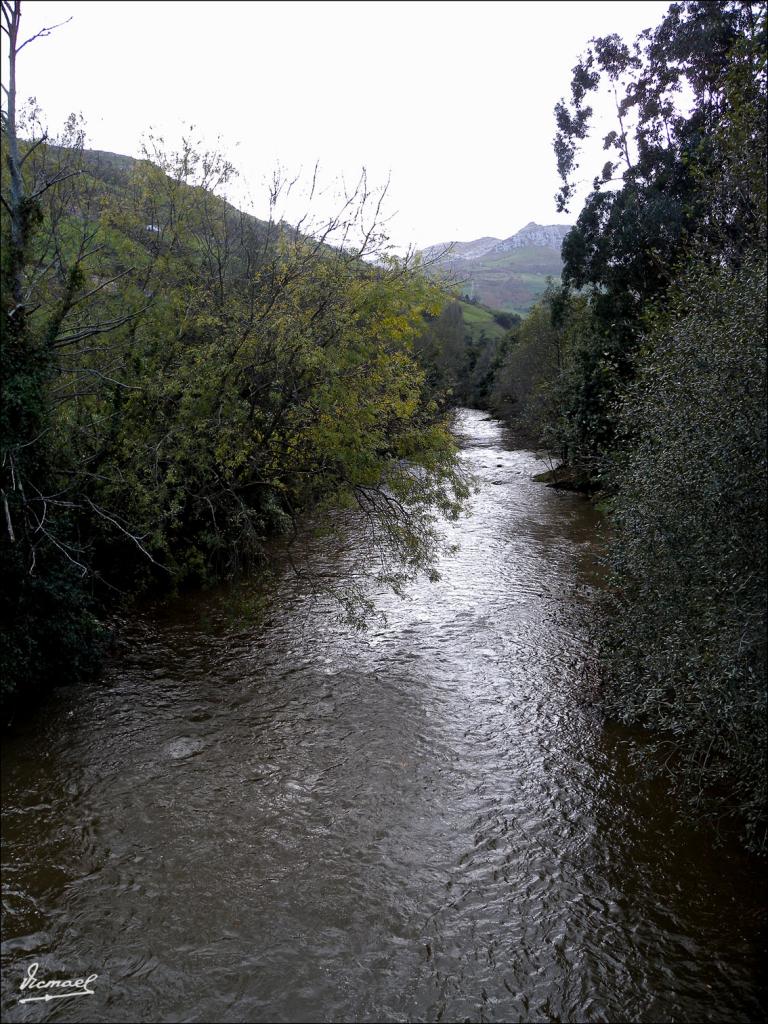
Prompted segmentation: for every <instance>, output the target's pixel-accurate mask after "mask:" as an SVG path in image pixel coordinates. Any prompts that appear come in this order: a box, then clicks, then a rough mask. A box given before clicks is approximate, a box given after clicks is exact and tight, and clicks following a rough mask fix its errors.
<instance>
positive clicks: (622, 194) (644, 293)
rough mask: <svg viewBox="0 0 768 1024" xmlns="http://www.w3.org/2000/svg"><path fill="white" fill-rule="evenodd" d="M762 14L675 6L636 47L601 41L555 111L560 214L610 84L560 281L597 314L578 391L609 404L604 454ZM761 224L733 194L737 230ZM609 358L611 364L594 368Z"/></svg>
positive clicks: (702, 217)
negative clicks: (604, 120) (596, 164)
mask: <svg viewBox="0 0 768 1024" xmlns="http://www.w3.org/2000/svg"><path fill="white" fill-rule="evenodd" d="M764 12H765V4H755V3H745V2H741V0H733V2H724V3H708V2H687V3H680V4H672V5H671V6H670V8H669V11H668V13H667V15H666V16H665V18H664V20H663V21H662V23H661V25H660V26H659V27H658V28H656V29H655V30H647V31H645V32H643V33H641V35H640V36H639V37H638V38H637V40H636V41H635V43H634V44H633V45H632V46H631V47H630V46H628V45H627V44H625V43H624V42H623V41H622V40H621V39H620V38H619V37H618V36H616V35H610V36H606V37H603V38H599V39H593V40H592V42H591V44H590V47H589V49H588V50H587V52H586V54H585V55H584V57H582V59H581V60H580V61H579V63H578V64H577V65H576V66H575V67H574V69H573V79H572V84H571V99H570V102H569V103H566V102H565V101H561V102H560V103H558V104H557V106H556V108H555V114H556V120H557V134H556V136H555V153H556V157H557V164H558V170H559V173H560V176H561V178H562V180H563V186H562V188H561V190H560V192H559V194H558V197H557V202H558V209H559V210H564V209H567V208H568V203H569V202H570V200H571V199H572V197H573V195H574V193H575V189H576V180H575V175H576V172H577V170H578V156H579V147H580V143H581V142H582V141H583V139H584V138H586V136H587V134H588V131H589V125H590V119H591V117H592V108H591V107H590V106H589V105H588V102H587V101H588V99H589V97H590V94H592V93H595V92H596V91H597V90H599V89H600V88H601V87H603V86H605V87H606V88H607V89H608V90H609V92H610V93H611V94H612V96H613V98H614V101H615V107H616V127H615V129H614V130H612V131H611V132H609V133H608V134H607V135H606V137H605V139H604V148H605V150H606V152H607V154H608V156H609V159H608V160H607V162H606V164H605V166H604V167H603V169H602V171H601V172H600V173H599V174H597V176H596V177H595V178H594V181H593V187H592V191H591V193H590V194H589V196H588V198H587V200H586V203H585V205H584V208H583V209H582V211H581V213H580V214H579V217H578V219H577V223H576V226H575V227H574V228H573V229H572V231H571V232H570V233H569V234H568V235H567V236H566V239H565V241H564V244H563V260H564V269H563V281H564V283H565V284H566V285H568V286H570V287H573V288H577V289H586V290H587V291H588V293H589V295H590V300H591V305H592V309H593V313H594V323H595V327H596V331H595V334H594V352H593V353H592V355H591V357H589V355H588V353H587V352H586V350H585V359H584V369H585V376H584V382H583V389H582V390H583V398H584V401H585V402H586V401H587V400H588V397H589V394H588V393H590V392H591V393H592V397H593V399H594V401H591V403H590V404H591V405H592V406H593V407H598V406H599V407H600V408H601V409H602V412H601V413H599V414H598V415H597V416H596V418H595V419H594V427H595V431H596V433H595V434H594V437H593V438H592V440H593V442H594V444H593V448H594V449H595V451H596V452H600V451H602V452H603V453H606V452H608V451H610V449H611V447H612V445H613V443H614V437H615V422H616V420H615V407H616V401H615V399H616V396H617V395H618V394H619V392H620V390H621V388H622V387H623V386H624V385H625V384H626V383H627V382H628V381H629V380H631V379H632V376H633V372H634V369H633V367H634V358H635V353H636V351H637V348H638V344H639V339H640V337H641V334H642V329H643V324H642V318H643V315H644V312H645V309H646V307H647V304H648V303H649V302H651V301H653V300H655V299H657V298H661V297H662V296H663V295H664V294H665V292H666V291H667V289H668V288H669V286H670V284H671V282H672V281H673V280H674V278H675V276H676V275H677V273H678V270H679V268H680V266H681V265H682V263H683V262H684V261H685V259H686V253H687V252H688V250H689V248H690V245H691V240H692V239H693V237H694V236H696V237H701V235H702V234H703V233H706V231H707V224H708V218H709V207H708V202H709V200H708V198H707V197H706V190H705V189H704V188H703V186H702V183H703V182H704V181H705V180H706V179H709V178H711V177H713V176H715V175H716V174H717V172H718V170H719V168H720V167H721V165H722V161H723V151H722V145H721V142H720V141H719V139H720V135H719V131H718V130H719V127H720V126H722V125H723V124H724V123H725V122H726V121H727V120H728V119H729V117H731V116H732V114H733V98H732V92H730V91H729V89H728V87H727V82H728V76H729V74H731V72H732V70H733V68H734V66H740V67H743V69H744V73H745V75H748V74H749V72H750V69H751V68H752V65H753V64H754V52H755V50H756V49H759V48H760V46H764V44H765V27H764V26H765V17H764ZM745 40H746V41H749V42H750V45H751V47H752V50H751V52H752V54H753V56H752V57H749V56H747V53H746V50H745V49H744V41H745ZM686 93H687V94H689V95H690V110H686V109H685V103H684V100H683V96H684V95H685V94H686ZM686 102H687V96H686ZM753 220H754V210H753V209H752V208H751V206H750V203H749V201H747V203H746V205H744V203H742V202H741V201H739V200H737V202H736V206H735V207H734V209H733V211H732V217H731V221H730V228H729V230H730V232H731V234H732V236H733V237H734V238H738V236H739V234H740V233H743V232H744V231H748V230H749V225H750V224H751V223H752V222H753ZM601 360H603V361H607V362H608V363H609V364H610V366H611V367H612V371H611V373H609V374H606V375H603V376H602V377H600V376H595V372H594V370H595V367H596V366H597V365H598V363H600V361H601Z"/></svg>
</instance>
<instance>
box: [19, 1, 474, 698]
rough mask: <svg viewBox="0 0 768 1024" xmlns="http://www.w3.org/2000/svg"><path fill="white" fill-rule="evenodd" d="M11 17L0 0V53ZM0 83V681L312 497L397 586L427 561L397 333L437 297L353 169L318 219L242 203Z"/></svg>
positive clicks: (407, 341) (80, 656) (429, 422)
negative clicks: (261, 216) (337, 201)
mask: <svg viewBox="0 0 768 1024" xmlns="http://www.w3.org/2000/svg"><path fill="white" fill-rule="evenodd" d="M18 11H19V7H18V5H17V4H10V3H4V4H3V17H4V28H5V29H6V31H8V32H9V34H10V41H11V48H12V49H13V47H14V46H15V47H17V48H18V49H20V48H21V47H20V46H19V45H18V44H19V37H18ZM13 70H14V74H15V67H14V68H13ZM14 85H15V78H14V77H13V76H12V81H11V92H10V93H9V97H10V102H9V105H8V109H7V110H6V111H4V120H3V160H4V163H5V165H6V167H7V168H8V174H7V175H4V190H3V213H2V232H3V253H4V264H3V273H2V316H3V335H4V344H3V368H2V370H3V381H4V405H3V410H4V411H3V419H2V424H1V426H2V472H3V480H2V501H3V538H2V552H1V553H0V558H1V559H2V571H3V576H4V582H5V585H4V590H3V595H4V596H3V609H2V610H3V622H2V632H3V637H2V640H3V642H2V650H3V659H4V663H3V666H2V667H3V681H4V686H5V687H6V688H7V689H11V690H17V689H19V688H20V687H24V686H29V685H30V684H35V683H37V682H42V681H44V680H49V679H56V680H61V679H67V678H70V677H72V676H76V675H79V674H82V672H83V671H85V670H86V669H87V668H88V666H89V665H91V664H93V661H94V659H93V657H92V656H93V655H94V653H96V648H97V646H98V645H97V643H96V641H97V639H98V637H99V636H100V634H101V632H102V631H101V629H100V625H99V618H100V613H101V612H103V610H104V609H105V608H106V607H107V606H108V604H109V602H110V600H111V597H110V595H119V594H121V593H122V594H128V595H130V594H133V593H136V592H138V591H140V590H142V589H143V588H146V587H148V586H158V585H159V586H163V587H166V588H167V587H178V586H180V585H182V584H184V583H186V582H200V581H203V582H206V581H209V580H211V579H215V578H217V577H221V576H228V575H231V574H233V573H234V572H236V571H238V570H241V569H247V568H250V567H253V566H254V565H258V564H260V563H261V562H262V561H263V559H264V557H265V541H266V539H267V538H268V537H269V536H271V535H274V534H275V533H285V532H287V531H290V530H292V529H293V528H294V525H295V521H296V517H297V516H298V515H299V514H300V513H301V512H303V511H305V510H307V509H315V510H322V509H325V510H328V511H327V514H326V515H325V517H323V516H322V515H319V516H318V518H319V519H320V520H321V521H323V522H325V523H326V525H328V524H330V525H331V526H333V525H334V524H336V523H339V522H340V518H341V517H339V516H334V515H331V514H330V510H338V509H341V508H345V507H353V508H356V509H357V510H358V512H359V516H360V519H361V521H362V523H363V524H364V525H365V526H367V528H368V529H369V530H370V535H371V552H372V555H371V567H370V569H371V572H373V573H376V574H378V576H379V578H381V579H384V580H386V581H387V582H388V583H390V584H391V585H393V586H395V587H398V586H400V585H401V584H402V582H403V581H404V580H405V579H407V578H408V577H409V576H410V575H412V574H413V573H416V572H420V571H427V572H429V571H432V565H433V559H434V555H435V552H436V550H437V547H438V546H439V543H440V541H439V536H440V535H439V531H438V530H437V528H436V516H438V515H439V514H445V515H448V516H451V515H455V514H456V513H457V510H458V508H459V504H460V502H461V500H462V498H463V497H464V496H465V494H466V485H465V483H464V481H463V479H462V477H461V474H460V472H459V469H458V464H457V462H456V459H455V450H454V445H453V441H452V439H451V435H450V433H449V431H448V429H447V426H446V424H445V422H444V419H443V417H442V416H441V415H440V413H439V409H438V407H437V403H436V402H435V401H433V398H432V395H431V392H430V389H429V387H428V386H427V384H426V382H425V376H424V373H423V371H422V370H421V368H420V367H419V365H418V363H417V362H416V359H415V357H414V355H413V349H412V344H413V339H414V338H415V337H416V336H417V335H418V333H419V331H420V330H421V329H422V326H423V324H424V317H425V315H428V316H437V315H438V314H439V310H440V307H441V305H442V304H443V302H444V299H443V296H442V294H441V293H440V292H439V290H438V289H437V288H436V287H435V286H434V285H432V284H430V283H429V282H428V281H427V280H426V278H424V277H423V276H422V275H421V274H420V273H418V272H417V270H416V269H415V268H414V267H412V266H410V265H409V264H408V263H407V262H403V261H399V260H395V259H391V258H389V257H388V256H387V249H386V239H385V238H384V236H383V235H382V233H381V231H380V230H379V228H378V226H377V225H376V221H375V212H376V208H377V204H378V202H379V197H378V196H377V195H374V194H373V193H372V192H371V190H369V189H368V187H367V183H366V180H365V177H364V176H363V177H362V178H361V180H360V182H359V184H358V187H357V189H356V190H355V191H354V192H353V193H352V194H351V195H348V196H347V197H346V198H345V200H344V202H343V205H342V210H341V212H340V214H339V215H338V216H337V217H333V218H331V219H329V220H328V221H327V222H325V223H323V224H322V225H319V224H315V225H314V226H310V225H309V223H308V222H306V223H305V225H304V226H303V230H298V229H292V228H288V227H287V226H286V225H284V224H281V223H279V222H277V221H276V220H275V219H270V221H269V222H264V221H258V220H256V219H254V218H252V217H249V216H246V215H245V214H243V213H240V212H239V211H238V210H236V209H234V208H233V207H232V206H230V205H229V204H228V203H227V202H225V201H224V199H223V198H222V197H221V195H220V191H221V189H222V187H223V186H225V185H226V183H227V181H228V179H229V178H230V177H231V175H232V173H233V171H232V168H231V167H230V166H229V165H228V164H227V162H226V161H225V160H223V159H222V158H221V157H220V156H219V155H217V154H215V153H199V152H197V151H196V149H195V147H194V146H192V145H191V144H185V145H184V147H183V149H182V151H181V152H179V153H176V154H170V155H167V154H165V153H164V150H163V146H162V145H161V143H160V142H159V141H158V140H150V143H149V149H148V152H147V157H148V158H147V159H145V160H142V161H130V160H127V161H126V160H125V159H120V158H110V157H109V155H105V154H92V153H89V152H88V151H86V150H84V149H83V140H82V133H81V132H80V130H79V126H78V125H77V123H76V122H75V121H72V123H71V124H70V125H69V126H68V131H67V133H66V134H65V136H64V137H63V138H62V139H60V140H58V141H57V144H55V145H54V144H53V142H52V141H51V140H49V139H48V138H47V137H46V136H45V135H44V134H43V133H41V132H40V131H39V128H38V123H37V117H36V113H35V111H34V110H33V111H32V112H31V115H30V117H29V118H28V119H27V121H26V122H24V121H23V120H22V119H21V117H20V116H19V115H18V114H17V112H16V110H15V88H14ZM356 240H357V241H356ZM347 597H349V598H350V600H351V597H350V595H349V594H348V595H347Z"/></svg>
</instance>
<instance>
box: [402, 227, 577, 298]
mask: <svg viewBox="0 0 768 1024" xmlns="http://www.w3.org/2000/svg"><path fill="white" fill-rule="evenodd" d="M569 231H570V226H569V225H567V224H551V225H546V226H545V225H541V224H534V223H533V222H531V223H530V224H526V226H525V227H524V228H522V230H520V231H518V232H517V233H516V234H514V235H511V236H510V237H509V238H504V239H500V238H491V237H485V238H477V239H475V240H474V241H471V242H446V243H444V244H442V245H432V246H429V247H428V248H427V249H425V250H424V251H423V253H422V255H423V256H424V258H425V260H427V261H432V272H433V273H435V274H436V275H437V276H440V277H442V278H444V279H445V280H446V281H448V282H450V283H452V284H454V285H455V286H457V287H458V288H459V290H460V292H461V293H462V294H463V295H467V296H469V297H470V298H473V299H476V300H477V301H478V302H480V303H482V304H483V305H484V306H490V307H492V308H493V309H501V310H506V311H510V312H515V313H525V312H527V311H528V310H529V309H530V308H531V306H532V305H533V304H534V303H535V302H536V300H537V299H538V298H539V296H540V295H541V294H542V293H543V291H544V289H545V288H546V286H547V278H548V277H554V278H559V277H560V272H561V270H562V262H561V259H560V248H561V246H562V243H563V238H564V237H565V236H566V234H567V233H568V232H569Z"/></svg>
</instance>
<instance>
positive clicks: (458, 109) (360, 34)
mask: <svg viewBox="0 0 768 1024" xmlns="http://www.w3.org/2000/svg"><path fill="white" fill-rule="evenodd" d="M668 6H669V5H668V3H666V2H663V3H660V2H646V0H643V2H640V0H638V2H632V0H622V2H615V3H611V2H577V0H570V2H558V0H539V2H512V3H508V2H502V0H495V2H488V3H485V2H478V0H475V2H470V3H467V2H463V0H454V2H450V0H442V2H424V3H422V2H417V0H409V2H398V0H388V2H374V0H365V2H354V0H347V2H322V0H320V2H318V0H314V2H310V3H304V2H298V0H285V2H248V0H238V2H234V3H227V2H218V3H212V2H208V3H202V2H180V0H175V2H170V3H165V2H160V0H155V2H151V3H145V2H140V0H133V2H130V3H123V2H118V0H110V2H104V0H102V2H93V0H89V2H75V0H57V2H45V0H26V2H25V3H23V5H22V26H23V30H24V36H25V38H26V36H28V35H31V34H33V33H34V32H36V31H38V30H39V29H40V28H41V27H42V26H43V25H50V24H53V23H55V22H59V21H63V20H64V19H66V18H68V17H70V16H72V21H71V22H69V24H67V25H64V26H63V27H61V28H59V29H57V30H56V32H54V33H53V34H52V35H51V36H50V37H48V38H44V39H40V40H38V41H36V42H35V43H33V44H32V45H30V46H28V47H27V48H26V49H25V50H24V51H23V53H22V54H21V56H20V58H19V65H18V72H17V73H18V86H19V92H20V95H21V96H22V97H25V96H35V97H36V98H37V101H38V103H39V104H40V106H41V107H42V108H43V111H44V112H45V115H46V119H47V121H48V124H49V126H50V128H51V129H52V130H56V129H57V128H58V127H60V126H61V124H62V123H63V121H64V119H65V118H66V116H67V115H68V114H69V113H70V112H72V111H77V112H82V113H83V115H84V116H85V119H86V123H87V131H88V144H89V145H90V146H91V147H93V148H97V149H108V150H112V151H115V152H120V153H127V154H131V155H137V154H138V152H139V146H140V139H141V136H142V134H143V133H145V132H146V130H147V129H148V128H149V127H150V126H152V127H154V129H155V130H156V131H158V132H159V133H161V134H164V135H165V136H166V138H167V139H169V140H178V139H179V138H180V136H181V132H182V130H185V129H186V128H187V127H188V126H189V125H191V124H194V125H195V126H196V128H197V134H196V137H197V138H201V139H202V140H204V142H206V143H208V144H209V145H212V144H214V143H215V141H216V138H217V136H220V137H221V139H222V141H223V143H224V146H225V148H226V151H227V154H228V155H229V156H230V158H231V159H232V161H233V162H234V163H235V164H236V165H237V167H238V168H239V170H240V171H241V172H242V175H243V179H244V181H245V182H247V184H248V187H249V189H250V191H251V194H252V195H253V196H254V203H255V212H256V213H257V214H258V213H262V212H263V211H264V209H265V208H266V207H265V204H264V201H263V198H262V197H263V196H264V195H265V189H264V184H263V183H264V181H265V180H266V179H267V178H268V177H269V176H270V175H271V173H272V171H273V169H275V168H276V167H277V166H281V167H283V168H285V169H287V170H288V171H290V172H292V173H296V172H298V171H300V170H302V171H303V173H305V174H308V173H310V172H311V170H312V168H313V167H314V164H315V162H316V161H319V162H320V165H321V169H322V172H323V173H324V175H325V180H328V181H329V180H330V179H332V178H338V177H339V176H344V178H345V179H346V180H351V179H353V178H356V176H357V174H358V173H359V170H360V168H361V167H362V166H365V167H366V168H367V171H368V175H369V179H370V180H371V181H373V182H374V183H383V182H384V181H386V179H387V178H388V177H390V178H391V184H390V190H389V195H388V202H387V212H388V213H389V214H392V215H394V216H393V219H392V220H391V221H390V225H389V231H390V235H391V236H392V239H393V241H394V242H396V243H397V244H398V245H399V246H405V245H407V244H409V243H415V244H416V245H418V246H424V245H428V244H431V243H436V242H442V241H448V240H452V239H460V240H465V241H466V240H469V239H473V238H477V237H480V236H482V235H495V236H498V237H502V238H504V237H507V236H508V235H511V234H513V233H514V232H515V231H518V230H519V229H520V228H521V227H522V226H523V225H524V224H525V223H527V222H528V221H531V220H534V221H537V222H538V223H544V224H553V223H558V222H560V223H567V222H569V221H573V220H574V219H575V214H576V212H577V211H578V204H577V206H576V208H575V209H574V212H573V214H572V215H571V216H570V217H569V216H568V215H564V214H560V215H558V214H557V213H556V212H555V204H554V199H553V196H554V193H555V191H556V189H557V187H558V180H557V175H556V172H555V160H554V154H553V151H552V137H553V135H554V116H553V107H554V104H555V103H556V101H557V100H558V99H559V98H560V97H561V96H563V95H567V94H568V91H569V83H570V69H571V68H572V67H573V65H574V64H575V63H576V60H577V58H578V56H579V53H580V52H581V51H582V50H583V48H584V46H585V44H586V43H587V41H588V39H589V38H590V37H592V36H596V35H606V34H608V33H610V32H619V33H620V34H621V35H623V36H624V37H625V38H627V39H631V38H633V37H634V35H635V34H636V33H637V32H638V31H640V30H641V29H643V28H647V27H650V26H655V25H656V24H658V23H659V21H660V20H661V18H662V16H663V14H664V12H665V11H666V9H667V7H668ZM611 127H613V125H612V124H610V125H607V124H606V125H601V126H600V128H601V129H603V130H601V131H599V132H596V133H595V134H596V135H597V134H601V135H602V134H604V133H605V131H607V130H609V129H610V128H611ZM601 156H602V154H598V153H597V152H596V153H595V156H594V159H593V160H592V161H590V162H589V164H588V166H587V165H586V163H585V164H583V166H584V168H585V172H586V177H587V178H589V179H591V177H593V176H594V175H595V174H596V173H598V171H599V168H600V166H602V162H603V160H602V159H601ZM241 187H242V186H241ZM321 202H322V200H321ZM289 212H290V211H289ZM319 212H320V213H322V212H324V211H322V210H320V211H319Z"/></svg>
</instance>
